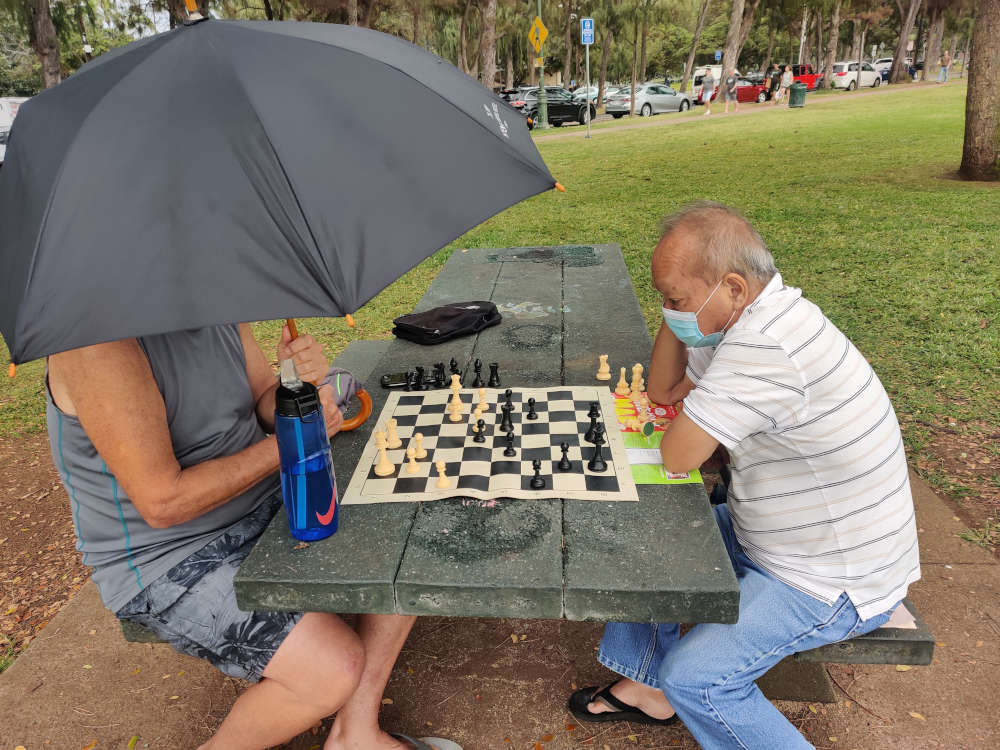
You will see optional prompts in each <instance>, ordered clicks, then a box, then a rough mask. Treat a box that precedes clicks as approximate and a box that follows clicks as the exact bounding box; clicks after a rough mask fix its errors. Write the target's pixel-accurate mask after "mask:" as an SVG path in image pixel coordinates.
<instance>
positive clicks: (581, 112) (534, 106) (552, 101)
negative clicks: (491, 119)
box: [511, 86, 597, 128]
mask: <svg viewBox="0 0 1000 750" xmlns="http://www.w3.org/2000/svg"><path fill="white" fill-rule="evenodd" d="M522 93H523V99H521V100H519V101H520V103H521V106H520V107H518V109H520V110H521V112H523V113H524V115H525V117H527V118H528V127H529V128H533V127H534V126H535V121H536V120H537V119H538V87H537V86H535V87H533V88H528V89H524V91H523V92H522ZM511 105H512V106H515V105H514V104H513V102H512V103H511ZM588 106H589V107H590V119H591V120H593V119H594V118H595V117H597V108H596V107H595V106H594V105H593V104H590V105H587V104H585V103H583V102H579V101H575V100H574V99H573V95H572V94H571V93H570V92H568V91H567V90H566V89H564V88H562V87H560V86H546V87H545V109H546V113H547V115H548V121H549V124H550V125H555V126H556V127H559V126H560V125H562V124H563V123H564V122H578V123H580V124H581V125H582V124H583V123H585V122H586V121H587V107H588Z"/></svg>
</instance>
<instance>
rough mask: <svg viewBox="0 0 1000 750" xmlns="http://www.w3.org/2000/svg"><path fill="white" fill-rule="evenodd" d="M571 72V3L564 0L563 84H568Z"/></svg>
mask: <svg viewBox="0 0 1000 750" xmlns="http://www.w3.org/2000/svg"><path fill="white" fill-rule="evenodd" d="M572 72H573V3H571V2H569V0H566V57H565V59H564V60H563V86H564V87H565V86H569V82H570V74H571V73H572Z"/></svg>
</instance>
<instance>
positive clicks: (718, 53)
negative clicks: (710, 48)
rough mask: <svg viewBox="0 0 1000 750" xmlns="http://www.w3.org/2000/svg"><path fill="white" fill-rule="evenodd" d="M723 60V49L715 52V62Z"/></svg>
mask: <svg viewBox="0 0 1000 750" xmlns="http://www.w3.org/2000/svg"><path fill="white" fill-rule="evenodd" d="M721 59H722V50H721V49H717V50H715V61H716V62H719V60H721Z"/></svg>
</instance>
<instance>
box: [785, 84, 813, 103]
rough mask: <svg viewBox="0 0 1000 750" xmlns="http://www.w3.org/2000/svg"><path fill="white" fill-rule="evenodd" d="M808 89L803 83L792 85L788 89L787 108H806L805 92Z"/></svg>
mask: <svg viewBox="0 0 1000 750" xmlns="http://www.w3.org/2000/svg"><path fill="white" fill-rule="evenodd" d="M808 90H809V87H808V86H806V85H805V84H804V83H793V84H792V85H791V86H789V87H788V106H789V107H804V106H806V91H808Z"/></svg>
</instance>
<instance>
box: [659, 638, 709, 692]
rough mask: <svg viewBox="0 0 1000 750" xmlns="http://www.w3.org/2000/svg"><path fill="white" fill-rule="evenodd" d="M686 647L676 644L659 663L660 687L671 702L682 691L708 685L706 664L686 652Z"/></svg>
mask: <svg viewBox="0 0 1000 750" xmlns="http://www.w3.org/2000/svg"><path fill="white" fill-rule="evenodd" d="M687 651H688V649H684V648H683V646H681V645H680V644H678V646H677V648H675V649H673V650H672V651H671V652H670V653H669V654H667V657H666V658H665V659H664V660H663V662H662V663H661V664H660V669H659V674H658V675H657V676H658V678H659V680H660V688H661V689H662V690H663V692H664V693H665V694H666V696H667V699H668V700H669V701H670V702H671V703H673V702H674V701H675V700H676V699H678V698H680V696H681V695H682V694H683V693H684V692H689V691H691V690H697V689H699V688H701V687H708V684H709V681H708V680H707V679H706V676H707V674H706V668H707V667H708V665H707V664H706V663H705V662H704V661H701V662H700V663H699V660H697V658H696V657H694V658H693V657H692V656H691V655H690V654H688V653H687Z"/></svg>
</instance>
